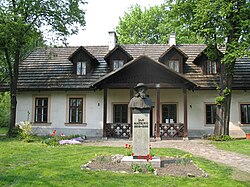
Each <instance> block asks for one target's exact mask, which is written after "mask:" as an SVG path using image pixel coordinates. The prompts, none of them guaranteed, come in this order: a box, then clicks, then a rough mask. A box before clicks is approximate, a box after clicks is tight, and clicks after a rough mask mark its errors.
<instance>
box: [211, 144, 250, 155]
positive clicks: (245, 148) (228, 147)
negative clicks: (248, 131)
mask: <svg viewBox="0 0 250 187" xmlns="http://www.w3.org/2000/svg"><path fill="white" fill-rule="evenodd" d="M212 144H213V145H215V146H216V147H217V148H218V149H222V150H225V151H232V152H236V153H240V154H244V155H248V156H250V140H231V141H221V142H219V141H218V142H212Z"/></svg>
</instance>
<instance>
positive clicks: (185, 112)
mask: <svg viewBox="0 0 250 187" xmlns="http://www.w3.org/2000/svg"><path fill="white" fill-rule="evenodd" d="M183 101H184V107H183V108H184V138H183V139H187V138H188V127H187V89H186V88H183Z"/></svg>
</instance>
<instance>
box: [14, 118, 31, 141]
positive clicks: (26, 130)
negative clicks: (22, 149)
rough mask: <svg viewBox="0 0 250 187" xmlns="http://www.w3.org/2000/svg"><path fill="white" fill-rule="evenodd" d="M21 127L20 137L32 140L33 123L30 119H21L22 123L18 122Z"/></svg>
mask: <svg viewBox="0 0 250 187" xmlns="http://www.w3.org/2000/svg"><path fill="white" fill-rule="evenodd" d="M16 125H17V127H18V128H19V130H18V134H19V136H20V139H22V140H24V141H26V142H30V141H31V137H32V128H31V126H32V124H31V122H30V121H21V122H20V123H18V124H16Z"/></svg>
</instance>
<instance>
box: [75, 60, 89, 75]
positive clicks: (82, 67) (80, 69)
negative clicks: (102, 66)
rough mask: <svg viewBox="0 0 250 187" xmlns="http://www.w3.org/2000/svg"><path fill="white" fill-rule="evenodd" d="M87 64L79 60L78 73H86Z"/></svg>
mask: <svg viewBox="0 0 250 187" xmlns="http://www.w3.org/2000/svg"><path fill="white" fill-rule="evenodd" d="M86 69H87V64H86V62H77V66H76V74H77V75H86V72H87V71H86Z"/></svg>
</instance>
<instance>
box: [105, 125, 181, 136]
mask: <svg viewBox="0 0 250 187" xmlns="http://www.w3.org/2000/svg"><path fill="white" fill-rule="evenodd" d="M159 125H160V138H161V139H162V140H163V139H176V138H183V137H184V124H183V123H160V124H159ZM155 127H156V124H155ZM105 129H106V136H107V138H131V137H132V127H131V124H129V123H106V127H105ZM152 134H153V136H151V137H154V138H155V136H154V135H155V134H156V128H155V129H154V133H152Z"/></svg>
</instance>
